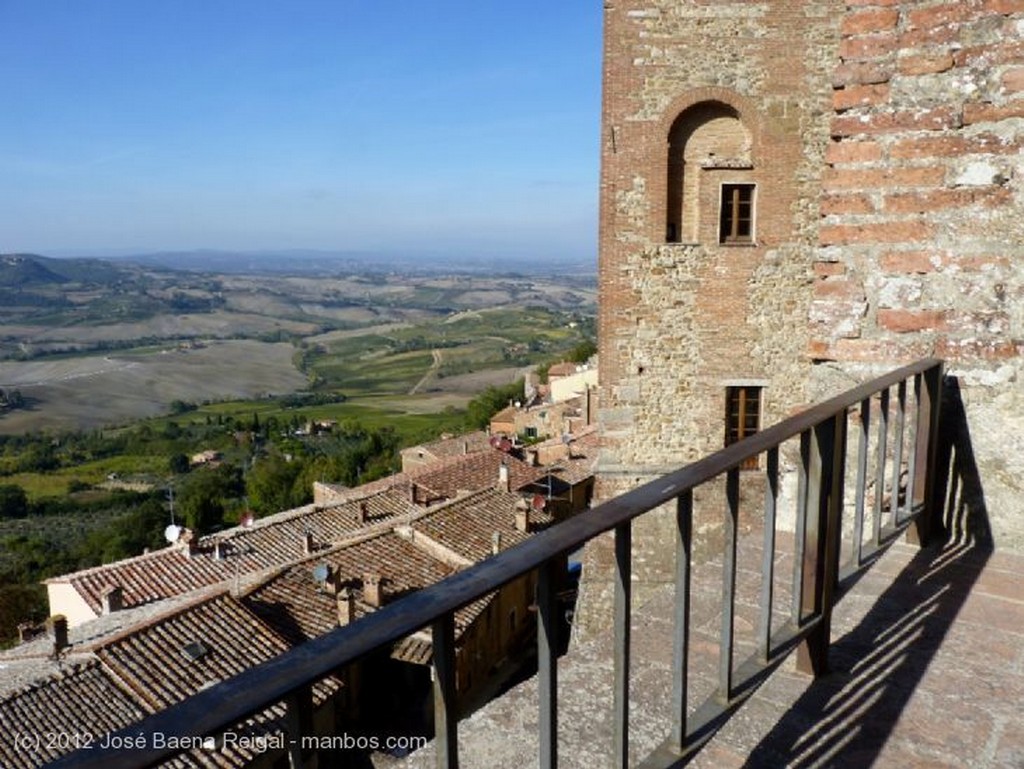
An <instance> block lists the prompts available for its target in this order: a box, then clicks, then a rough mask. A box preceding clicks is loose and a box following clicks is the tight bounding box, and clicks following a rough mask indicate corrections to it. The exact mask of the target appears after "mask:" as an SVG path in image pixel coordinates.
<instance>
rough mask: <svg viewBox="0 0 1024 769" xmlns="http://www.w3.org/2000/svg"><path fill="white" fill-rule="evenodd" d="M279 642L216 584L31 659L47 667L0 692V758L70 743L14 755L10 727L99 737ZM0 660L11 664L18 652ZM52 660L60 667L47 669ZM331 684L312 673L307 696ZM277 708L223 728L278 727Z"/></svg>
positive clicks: (247, 756) (258, 658)
mask: <svg viewBox="0 0 1024 769" xmlns="http://www.w3.org/2000/svg"><path fill="white" fill-rule="evenodd" d="M287 648H289V644H288V643H287V641H285V639H284V638H282V637H281V636H280V635H279V634H278V633H276V632H275V631H274V630H273V629H272V628H271V627H269V626H268V625H266V624H264V623H263V622H261V621H260V620H259V619H258V618H257V617H256V616H255V615H254V614H252V613H251V612H249V611H248V610H246V609H245V607H244V606H242V605H241V604H240V603H239V602H238V601H236V600H235V599H234V598H232V597H231V596H230V595H228V594H227V593H224V592H220V593H217V594H215V595H212V596H207V597H203V598H201V599H194V600H192V601H191V602H190V603H188V604H186V605H179V606H178V607H176V608H175V609H173V610H171V611H167V612H164V613H162V614H159V615H157V616H155V617H152V618H150V619H148V620H147V621H145V622H143V623H142V624H141V625H138V626H135V627H132V628H129V629H127V630H123V631H121V632H117V633H115V634H114V635H113V636H110V637H107V638H103V639H98V640H96V641H95V642H93V643H90V644H82V645H81V646H80V647H79V649H78V650H77V651H76V650H74V649H72V650H71V651H70V652H65V654H70V655H71V657H72V659H70V660H68V659H65V660H64V661H62V662H56V661H47V662H46V666H44V668H40V670H45V669H46V668H49V670H48V671H47V672H45V673H43V674H42V675H41V676H40V677H39V678H38V679H37V680H36V681H34V682H33V683H32V684H31V685H28V686H24V687H22V688H21V689H19V690H16V691H14V692H9V693H8V694H7V695H6V696H5V697H4V698H3V699H2V700H0V732H2V734H0V765H2V766H4V767H8V766H11V767H17V768H18V769H20V767H21V766H25V767H30V766H31V767H34V766H37V765H38V763H39V761H40V760H47V761H49V760H52V759H54V758H56V757H58V756H59V755H63V754H65V753H68V752H70V750H71V749H72V748H73V747H74V746H73V745H65V746H59V745H56V746H54V750H52V751H49V752H47V753H45V754H40V753H37V752H36V751H32V752H30V753H28V754H27V755H28V759H29V760H26V761H23V762H22V763H19V762H18V761H17V760H15V759H16V758H17V755H15V756H11V755H9V754H10V753H11V751H12V750H15V749H16V748H18V747H19V746H17V745H14V744H13V743H12V742H11V741H10V740H11V737H13V735H16V734H19V733H21V734H43V733H46V732H54V733H58V732H63V733H68V734H75V733H77V734H82V733H90V734H94V735H97V736H98V735H101V734H103V733H105V732H108V731H111V730H116V729H121V728H124V727H126V726H130V725H131V724H132V723H134V722H136V721H138V720H139V719H141V718H143V717H145V716H146V715H148V714H150V713H153V712H156V711H157V710H161V709H163V708H166V707H167V706H169V705H172V704H174V703H177V702H180V701H181V700H183V699H185V698H187V697H189V696H191V695H193V694H195V693H196V692H198V691H199V690H200V689H202V688H205V687H206V686H207V685H209V684H210V683H215V682H218V681H221V680H224V679H226V678H228V677H230V676H233V675H236V674H238V673H239V672H241V671H242V670H244V669H246V668H249V667H252V666H254V665H257V664H259V663H260V662H263V661H265V660H268V659H271V658H273V657H276V656H277V655H279V654H281V653H282V652H283V651H285V650H286V649H287ZM90 651H91V653H89V652H90ZM20 662H26V660H22V661H20ZM0 664H4V665H6V664H14V665H17V664H19V661H15V662H14V663H0ZM55 667H59V668H61V669H59V670H58V671H57V672H53V669H54V668H55ZM340 687H341V682H340V681H339V680H338V679H336V678H333V677H332V678H328V679H324V680H322V681H320V682H318V683H317V684H316V685H314V687H313V700H314V705H318V704H321V703H323V702H324V701H325V700H326V699H327V698H328V697H330V696H332V695H333V694H334V693H336V692H337V691H338V690H339V688H340ZM284 715H285V709H284V705H283V704H282V703H277V704H274V705H272V706H271V707H269V708H266V709H265V710H264V711H262V712H260V713H258V714H256V715H254V716H252V717H251V718H248V719H246V720H245V721H244V722H242V723H239V724H235V725H234V726H233V727H231V728H230V729H229V731H233V732H235V733H237V734H244V735H245V736H246V737H253V738H256V737H260V736H264V737H269V736H272V735H275V734H279V733H280V732H281V730H282V729H283V718H284ZM179 736H184V737H198V735H179ZM5 740H6V741H5ZM22 748H23V746H22ZM15 752H16V753H17V751H16V750H15ZM21 752H22V753H24V750H23V749H22V751H21ZM258 754H259V745H258V744H253V743H251V742H250V743H249V744H248V745H246V744H243V743H242V741H239V744H238V745H223V744H218V745H217V746H216V748H215V749H196V750H190V751H188V752H183V753H181V754H179V755H177V756H175V757H173V758H171V759H170V760H168V761H167V762H166V763H164V764H162V766H170V767H211V768H212V767H233V766H246V765H248V764H249V762H251V761H252V760H254V759H255V758H257V756H258Z"/></svg>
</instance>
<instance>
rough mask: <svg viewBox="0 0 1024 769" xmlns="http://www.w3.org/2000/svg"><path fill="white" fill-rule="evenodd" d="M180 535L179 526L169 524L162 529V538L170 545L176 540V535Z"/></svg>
mask: <svg viewBox="0 0 1024 769" xmlns="http://www.w3.org/2000/svg"><path fill="white" fill-rule="evenodd" d="M180 536H181V527H180V526H176V525H175V524H173V523H172V524H171V525H170V526H168V527H167V528H166V529H164V539H166V540H167V541H168V542H170V543H171V544H172V545H173V544H174V543H175V542H177V541H178V537H180Z"/></svg>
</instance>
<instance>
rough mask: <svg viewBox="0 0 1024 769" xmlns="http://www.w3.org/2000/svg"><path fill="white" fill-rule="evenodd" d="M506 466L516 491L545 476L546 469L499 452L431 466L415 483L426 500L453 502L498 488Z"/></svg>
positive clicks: (415, 479) (485, 453) (474, 455)
mask: <svg viewBox="0 0 1024 769" xmlns="http://www.w3.org/2000/svg"><path fill="white" fill-rule="evenodd" d="M503 463H504V464H505V465H506V466H507V467H508V470H509V484H510V488H512V489H513V490H515V489H518V488H520V487H522V486H525V485H526V484H528V483H531V482H532V481H534V480H535V479H537V478H539V477H540V476H541V475H544V473H545V471H544V469H543V468H539V467H533V466H531V465H528V464H526V463H525V462H523V461H522V460H519V459H516V458H515V457H513V456H511V455H509V454H505V453H503V452H500V451H496V450H491V451H484V452H480V453H478V454H470V455H468V456H463V457H456V458H454V459H449V460H446V461H444V462H441V463H438V464H437V465H432V466H430V467H429V468H428V469H427V471H426V472H422V473H417V474H416V475H415V476H414V481H413V482H414V483H415V484H416V486H417V488H418V489H420V490H422V492H427V494H426V497H427V498H426V499H425V500H423V496H422V492H418V499H420V500H423V501H428V502H429V501H431V500H432V499H452V498H453V497H455V496H456V495H458V494H459V493H460V492H465V491H477V490H480V489H487V488H495V487H496V486H497V484H498V472H499V470H498V468H499V467H500V466H501V465H502V464H503Z"/></svg>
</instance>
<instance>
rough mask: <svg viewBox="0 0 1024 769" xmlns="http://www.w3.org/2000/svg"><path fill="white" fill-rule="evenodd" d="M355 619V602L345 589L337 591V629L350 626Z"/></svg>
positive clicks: (349, 592) (349, 591)
mask: <svg viewBox="0 0 1024 769" xmlns="http://www.w3.org/2000/svg"><path fill="white" fill-rule="evenodd" d="M355 618H356V601H355V596H354V595H352V591H351V590H349V589H348V588H347V587H346V588H342V589H341V590H339V591H338V627H345V625H351V624H352V621H353V620H354V619H355Z"/></svg>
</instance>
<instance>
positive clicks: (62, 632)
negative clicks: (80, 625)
mask: <svg viewBox="0 0 1024 769" xmlns="http://www.w3.org/2000/svg"><path fill="white" fill-rule="evenodd" d="M46 632H47V634H48V635H49V636H50V640H52V641H53V654H54V656H56V655H58V654H60V653H61V652H62V651H64V650H65V649H67V648H68V646H69V644H68V618H67V617H65V616H64V615H63V614H54V615H53V616H52V617H50V619H48V620H47V621H46Z"/></svg>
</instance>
